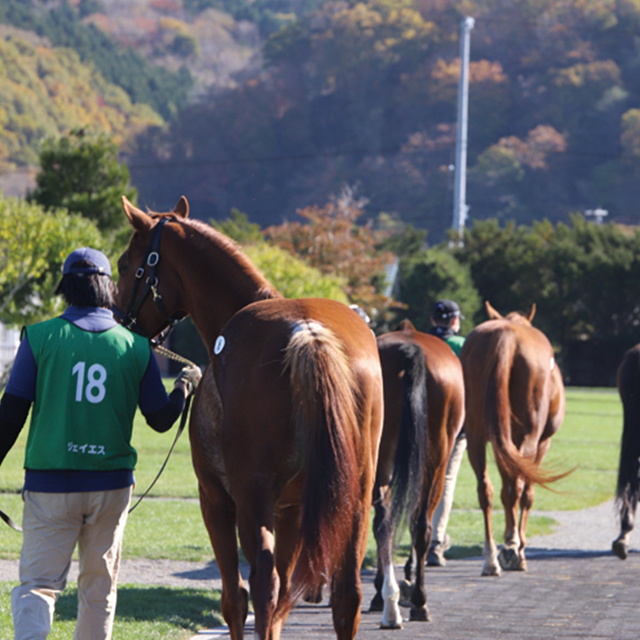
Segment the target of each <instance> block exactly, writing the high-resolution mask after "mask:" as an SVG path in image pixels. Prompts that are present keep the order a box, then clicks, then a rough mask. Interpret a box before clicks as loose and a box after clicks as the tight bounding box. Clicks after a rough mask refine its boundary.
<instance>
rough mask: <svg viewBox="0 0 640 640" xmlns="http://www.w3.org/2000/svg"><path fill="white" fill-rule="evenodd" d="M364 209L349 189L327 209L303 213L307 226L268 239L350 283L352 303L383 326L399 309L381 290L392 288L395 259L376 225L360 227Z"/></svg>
mask: <svg viewBox="0 0 640 640" xmlns="http://www.w3.org/2000/svg"><path fill="white" fill-rule="evenodd" d="M364 204H365V201H364V200H357V199H356V198H354V195H353V193H352V192H351V191H350V190H345V191H343V193H342V194H341V195H340V196H338V197H334V198H332V199H331V200H330V201H329V202H328V203H327V204H325V205H324V206H323V207H318V206H309V207H305V208H304V209H300V210H298V215H299V216H300V217H302V218H304V222H285V223H283V224H281V225H278V226H271V227H268V228H267V229H266V230H265V235H266V236H267V238H268V240H269V241H270V242H271V243H272V244H274V245H276V246H279V247H281V248H283V249H286V250H287V251H289V252H290V253H292V254H294V255H297V256H300V257H301V258H302V259H304V260H305V262H307V263H308V264H310V265H311V266H313V267H316V268H317V269H319V270H320V271H321V272H322V273H326V274H333V275H339V276H342V277H343V278H345V280H346V283H347V284H346V293H347V296H348V298H349V301H350V302H351V303H353V304H358V305H360V306H361V307H362V308H363V309H364V310H365V311H366V312H367V313H368V314H369V316H370V317H371V318H372V320H373V321H374V322H375V323H376V324H379V323H380V322H381V321H384V319H385V318H386V317H387V314H388V313H389V311H390V310H391V308H393V307H394V306H397V303H394V301H393V300H392V299H391V298H390V297H389V296H386V295H385V294H384V292H382V291H381V289H384V285H385V284H386V276H385V268H386V266H387V265H389V264H391V263H392V262H393V260H394V256H393V254H391V253H389V252H380V251H378V250H377V249H376V245H377V244H378V243H379V242H380V240H381V238H380V235H379V234H377V233H376V232H375V231H374V230H373V228H372V225H371V223H370V222H369V223H367V224H364V225H361V224H358V223H357V220H358V218H360V216H362V214H363V206H364Z"/></svg>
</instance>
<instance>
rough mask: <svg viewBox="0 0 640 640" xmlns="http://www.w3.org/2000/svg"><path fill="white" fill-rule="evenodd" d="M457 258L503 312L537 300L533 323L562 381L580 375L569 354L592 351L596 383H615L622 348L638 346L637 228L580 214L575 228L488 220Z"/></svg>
mask: <svg viewBox="0 0 640 640" xmlns="http://www.w3.org/2000/svg"><path fill="white" fill-rule="evenodd" d="M455 255H456V257H457V258H458V259H459V260H460V261H461V262H463V263H464V264H465V265H467V266H468V267H469V269H470V272H471V274H472V276H473V281H474V284H475V286H476V287H477V289H478V291H479V292H480V294H481V296H482V299H483V300H489V301H490V302H491V304H492V305H493V306H494V307H496V308H497V309H498V310H499V311H501V312H509V311H514V310H528V309H529V308H530V306H531V304H532V303H534V302H535V303H536V305H537V312H536V317H535V325H536V326H537V327H538V328H540V329H541V330H542V331H543V332H544V333H546V334H547V336H548V337H549V339H550V340H551V342H552V344H553V345H554V347H555V348H556V354H557V357H558V359H559V361H560V365H561V367H563V374H564V375H565V376H570V375H571V371H572V370H573V371H574V372H578V373H580V372H579V371H578V369H579V366H578V365H576V364H573V362H575V360H574V355H572V354H576V353H578V354H580V353H582V354H584V353H587V352H589V353H590V356H589V359H590V360H593V359H594V358H595V359H597V362H598V366H597V368H598V369H599V371H598V372H596V373H597V375H599V376H600V377H599V378H598V380H599V384H611V383H613V382H614V381H615V369H616V367H617V365H618V364H619V362H620V358H621V357H622V354H623V353H624V351H625V350H626V349H628V348H630V347H631V346H633V345H634V344H636V343H637V342H639V341H640V231H638V230H637V229H625V228H620V227H618V226H616V225H615V224H611V223H609V224H603V225H598V224H596V223H594V222H590V221H587V220H585V218H584V217H583V216H581V215H579V214H574V215H572V216H571V224H570V225H566V224H563V223H558V224H557V225H553V224H552V223H551V222H549V221H547V220H545V221H538V222H535V223H534V224H533V225H532V226H531V227H528V226H524V225H522V226H518V227H517V226H516V225H514V224H513V223H510V224H507V225H505V226H504V227H500V226H499V224H498V222H497V221H496V220H487V221H482V222H476V223H475V224H474V225H473V226H472V227H471V228H470V229H467V230H466V231H465V240H464V246H463V247H461V248H459V249H457V250H456V252H455ZM478 319H481V318H478ZM594 354H595V355H594ZM565 363H567V366H566V368H564V364H565ZM582 365H583V361H580V366H582ZM591 384H593V382H591Z"/></svg>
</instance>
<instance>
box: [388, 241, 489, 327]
mask: <svg viewBox="0 0 640 640" xmlns="http://www.w3.org/2000/svg"><path fill="white" fill-rule="evenodd" d="M399 298H400V300H401V301H402V302H404V303H405V304H406V305H407V309H406V311H403V312H402V313H401V314H399V315H402V316H403V317H408V318H409V319H410V320H411V322H412V323H413V324H414V326H415V327H416V329H418V330H419V331H424V332H428V331H429V329H431V310H432V309H433V305H434V304H435V303H436V302H437V301H438V300H441V299H443V298H448V299H450V300H455V301H456V302H457V303H458V304H459V305H460V309H461V310H462V314H463V315H464V316H465V319H464V320H462V322H461V333H462V334H463V335H464V334H467V333H468V332H469V331H471V329H473V327H474V324H475V322H474V317H476V316H477V315H478V312H479V310H480V307H481V300H480V296H479V294H478V291H477V290H476V288H475V286H474V284H473V279H472V278H471V273H470V271H469V267H468V266H466V265H463V264H461V263H460V262H458V261H457V260H456V258H455V257H454V256H453V255H452V253H451V251H449V250H448V249H447V248H445V247H444V246H441V247H435V248H432V249H426V250H421V251H417V252H414V253H412V254H409V255H408V256H406V257H405V258H403V259H402V260H401V261H400V295H399Z"/></svg>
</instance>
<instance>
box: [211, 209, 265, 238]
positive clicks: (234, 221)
mask: <svg viewBox="0 0 640 640" xmlns="http://www.w3.org/2000/svg"><path fill="white" fill-rule="evenodd" d="M209 222H210V223H211V226H212V227H213V228H214V229H217V230H218V231H220V233H224V235H225V236H228V237H229V238H231V239H233V240H235V241H236V242H239V243H240V244H255V243H259V242H264V238H263V236H262V231H261V230H260V225H259V224H255V223H254V222H249V217H248V216H247V214H246V213H242V212H241V211H238V209H235V208H234V209H231V217H230V218H227V219H226V220H210V221H209Z"/></svg>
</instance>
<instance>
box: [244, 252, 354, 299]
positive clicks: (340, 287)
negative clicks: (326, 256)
mask: <svg viewBox="0 0 640 640" xmlns="http://www.w3.org/2000/svg"><path fill="white" fill-rule="evenodd" d="M243 251H244V252H245V253H246V254H247V255H248V256H249V257H250V258H251V260H253V262H254V264H255V265H256V266H257V267H258V269H260V271H262V273H263V274H264V276H265V277H266V278H267V280H269V282H271V284H273V286H274V287H275V288H276V289H277V290H278V291H279V292H280V293H281V294H282V295H283V296H284V297H285V298H331V299H332V300H339V301H340V302H344V303H345V304H346V303H347V302H348V300H347V295H346V293H345V289H346V288H347V282H346V280H345V279H344V278H342V277H340V276H337V275H332V274H325V273H322V272H321V271H320V270H319V269H316V268H314V267H311V266H309V265H308V264H307V263H306V262H304V261H303V260H301V259H300V258H298V257H296V256H294V255H291V254H290V253H289V252H288V251H285V250H284V249H281V248H280V247H275V246H272V245H269V244H267V243H262V244H252V245H247V246H245V247H244V248H243Z"/></svg>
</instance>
